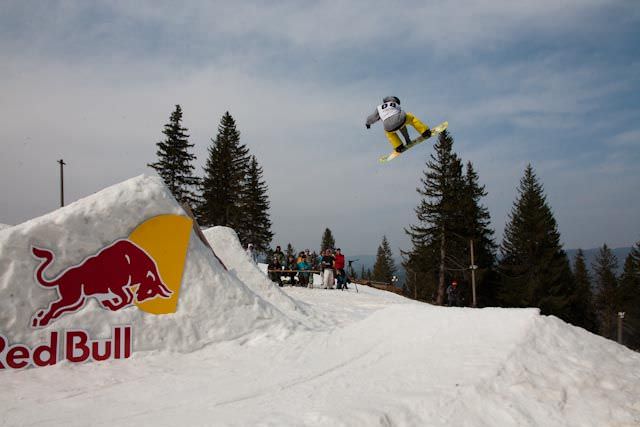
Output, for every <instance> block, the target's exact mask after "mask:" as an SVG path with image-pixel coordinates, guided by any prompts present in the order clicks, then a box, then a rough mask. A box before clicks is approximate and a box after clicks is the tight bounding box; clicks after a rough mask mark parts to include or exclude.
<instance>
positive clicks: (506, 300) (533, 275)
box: [499, 165, 575, 320]
mask: <svg viewBox="0 0 640 427" xmlns="http://www.w3.org/2000/svg"><path fill="white" fill-rule="evenodd" d="M518 193H519V197H518V199H517V200H516V202H515V203H514V206H513V209H512V210H511V214H510V215H509V223H508V224H507V226H506V228H505V232H504V238H503V241H502V246H501V251H502V260H501V262H500V270H501V273H502V289H501V292H500V295H499V297H500V299H501V300H502V303H503V304H504V305H506V306H510V307H539V308H540V309H541V311H542V313H543V314H553V315H556V316H558V317H560V318H562V319H565V320H566V319H568V318H571V317H572V313H571V305H570V301H571V298H572V295H573V293H574V291H575V287H574V284H573V277H572V274H571V270H570V267H569V260H568V258H567V255H566V253H565V252H564V250H562V247H561V245H560V233H559V232H558V229H557V224H556V220H555V218H554V217H553V213H552V212H551V208H550V207H549V205H548V204H547V201H546V197H545V195H544V192H543V189H542V185H541V184H540V183H539V182H538V179H537V177H536V175H535V173H534V171H533V168H532V167H531V165H528V166H527V168H526V169H525V173H524V176H523V177H522V179H521V180H520V187H519V188H518Z"/></svg>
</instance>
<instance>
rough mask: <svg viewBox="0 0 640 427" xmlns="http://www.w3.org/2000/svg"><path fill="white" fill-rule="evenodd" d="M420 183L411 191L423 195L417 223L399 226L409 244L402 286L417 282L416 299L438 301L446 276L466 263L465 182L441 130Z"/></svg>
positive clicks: (449, 137)
mask: <svg viewBox="0 0 640 427" xmlns="http://www.w3.org/2000/svg"><path fill="white" fill-rule="evenodd" d="M421 183H422V188H418V189H417V191H418V193H419V194H420V195H421V196H422V197H423V198H422V200H421V201H420V204H419V205H418V207H417V208H416V209H415V212H416V215H417V217H418V224H417V225H412V226H411V227H410V229H409V230H405V231H406V232H407V234H408V235H409V236H410V237H411V241H412V244H413V248H412V250H411V251H410V252H408V253H406V254H405V255H407V259H406V261H405V262H404V264H403V265H404V267H405V268H406V270H407V272H408V273H409V274H408V276H407V277H408V281H409V282H410V283H409V284H408V287H410V288H413V287H414V286H417V287H418V289H417V291H416V293H417V294H418V297H419V299H425V300H435V302H436V303H437V304H439V305H442V304H443V303H444V297H445V289H446V282H447V279H448V278H451V277H452V275H455V274H458V275H459V274H460V272H461V271H464V270H465V269H466V268H468V266H469V260H468V257H467V255H466V254H467V248H468V238H467V236H464V234H465V231H464V228H465V221H464V218H463V215H464V210H463V209H462V206H463V204H464V202H463V197H464V194H465V191H466V189H467V186H466V183H465V181H464V178H463V175H462V163H461V161H460V159H459V158H458V156H457V155H456V154H455V153H454V152H453V138H452V137H451V136H450V135H449V133H448V132H447V131H444V132H442V133H441V134H440V136H439V138H438V142H437V143H436V144H435V145H434V154H432V155H431V157H430V160H429V161H428V162H427V169H426V170H425V171H424V173H423V178H422V179H421ZM411 281H416V283H413V282H411Z"/></svg>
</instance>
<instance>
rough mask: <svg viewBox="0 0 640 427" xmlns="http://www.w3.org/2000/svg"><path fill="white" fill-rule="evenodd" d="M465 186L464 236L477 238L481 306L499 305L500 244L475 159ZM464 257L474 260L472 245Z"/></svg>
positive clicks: (475, 248)
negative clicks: (497, 292)
mask: <svg viewBox="0 0 640 427" xmlns="http://www.w3.org/2000/svg"><path fill="white" fill-rule="evenodd" d="M464 182H465V189H464V192H463V193H462V202H461V207H460V209H461V218H462V221H463V226H462V229H460V230H459V233H460V235H461V237H464V238H465V240H467V241H473V249H474V264H475V265H476V266H477V269H476V270H475V280H476V289H477V296H478V301H479V304H478V305H479V306H487V305H495V304H496V303H497V297H496V288H497V285H498V284H497V277H496V274H495V271H494V266H495V261H496V243H495V241H494V239H493V234H494V232H493V230H492V229H491V228H490V226H491V215H490V214H489V209H487V207H486V206H484V205H482V204H481V200H482V198H483V197H486V196H487V191H486V190H485V187H484V185H480V183H479V177H478V174H477V172H476V171H475V170H474V168H473V164H472V163H471V162H467V167H466V171H465V176H464ZM463 257H464V259H465V260H469V264H470V262H471V248H470V245H467V246H465V247H464V252H463ZM470 274H471V272H470V271H469V272H468V273H465V274H464V276H465V279H466V280H467V281H470V277H469V276H470Z"/></svg>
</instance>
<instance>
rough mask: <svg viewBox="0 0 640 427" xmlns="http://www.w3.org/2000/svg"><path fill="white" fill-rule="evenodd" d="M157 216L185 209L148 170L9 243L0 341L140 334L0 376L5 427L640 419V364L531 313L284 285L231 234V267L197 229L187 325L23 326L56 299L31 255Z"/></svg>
mask: <svg viewBox="0 0 640 427" xmlns="http://www.w3.org/2000/svg"><path fill="white" fill-rule="evenodd" d="M163 213H177V214H181V209H180V207H179V205H178V204H177V203H176V202H175V200H173V198H172V197H171V195H170V194H169V193H168V192H167V190H166V189H165V188H164V186H163V185H162V183H161V182H160V180H158V179H157V178H153V177H146V176H141V177H137V178H134V179H131V180H129V181H126V182H124V183H122V184H119V185H116V186H114V187H111V188H108V189H106V190H104V191H102V192H100V193H97V194H94V195H92V196H90V197H88V198H86V199H83V200H81V201H78V202H76V203H74V204H72V205H69V206H67V207H65V208H63V209H59V210H57V211H55V212H52V213H51V214H48V215H45V216H43V217H40V218H37V219H35V220H32V221H29V222H27V223H24V224H20V225H16V226H12V227H9V228H6V229H4V230H2V231H0V333H1V334H4V335H5V336H7V337H8V338H9V340H10V341H11V343H14V342H19V343H25V344H30V345H33V344H36V343H39V342H42V336H43V335H42V334H43V333H47V332H48V331H50V330H54V329H55V330H62V329H66V328H72V327H76V328H77V327H82V328H83V329H85V330H87V331H88V332H90V333H91V335H92V336H109V334H110V327H111V326H112V325H119V324H132V325H133V334H134V351H135V352H134V355H133V358H132V359H128V360H115V361H113V360H112V361H106V362H102V363H86V364H83V365H72V364H69V363H61V364H58V365H56V366H52V367H46V368H38V369H27V370H22V371H4V372H2V371H0V385H1V387H0V425H20V426H23V425H60V426H62V425H64V426H86V425H92V426H101V425H109V426H113V425H118V426H121V425H131V426H138V425H167V426H176V425H271V426H285V425H287V426H289V425H291V426H299V425H322V426H342V425H344V426H351V425H356V426H376V425H382V426H389V425H402V426H404V425H409V426H411V425H415V426H512V425H524V426H563V425H570V426H620V425H628V426H632V425H640V355H638V354H637V353H634V352H632V351H630V350H628V349H626V348H625V347H623V346H620V345H618V344H616V343H614V342H611V341H609V340H605V339H603V338H601V337H598V336H596V335H593V334H591V333H589V332H586V331H585V330H583V329H580V328H576V327H573V326H571V325H568V324H566V323H564V322H562V321H561V320H559V319H557V318H555V317H547V316H541V315H539V313H538V312H537V310H535V309H494V308H485V309H470V308H445V307H436V306H432V305H429V304H424V303H417V302H414V301H411V300H408V299H406V298H403V297H400V296H398V295H395V294H392V293H387V292H384V291H378V290H376V289H372V288H368V287H365V286H359V287H358V291H359V292H356V291H355V289H354V288H353V287H352V288H351V289H349V290H348V291H340V290H323V289H306V288H279V287H277V286H276V285H274V284H273V283H271V282H270V281H269V280H268V279H267V277H266V276H265V275H264V273H262V272H261V271H260V270H259V268H258V267H257V266H255V265H254V264H252V263H251V261H250V260H249V258H248V257H247V256H246V254H245V253H244V251H243V250H242V247H241V246H240V243H239V242H238V239H237V236H236V235H235V232H234V231H233V230H231V229H228V228H224V227H214V228H212V229H209V230H205V235H206V238H207V240H208V241H209V243H210V244H211V246H212V247H213V249H214V250H215V252H216V254H217V255H218V257H219V258H220V259H221V261H222V262H223V263H224V264H225V266H226V269H225V268H224V267H223V266H222V265H221V264H220V262H219V261H218V260H217V259H216V258H215V257H214V256H213V254H211V252H210V250H209V248H207V247H206V246H205V245H204V244H203V243H202V242H201V241H200V240H198V238H197V237H196V236H195V234H194V233H192V236H191V241H190V245H189V251H188V254H187V262H186V266H185V272H184V276H183V285H182V290H181V293H180V301H179V306H178V311H177V313H175V314H173V315H161V316H154V315H151V314H147V313H143V312H141V311H140V310H138V309H137V308H136V307H129V308H126V309H124V310H121V311H118V312H115V313H112V312H107V311H106V310H103V309H102V308H100V307H99V306H98V304H97V303H95V301H91V302H90V303H89V304H87V305H86V306H85V307H84V308H83V309H82V310H81V311H79V312H77V313H73V314H69V315H67V316H63V317H62V318H60V319H59V320H58V321H56V322H54V323H53V324H52V325H50V326H49V327H47V328H45V329H44V330H37V331H34V330H31V329H30V328H29V324H28V321H29V318H30V316H31V315H33V313H34V312H35V310H37V309H38V308H39V307H42V306H43V304H46V303H47V302H49V301H51V299H52V296H51V295H52V294H47V293H46V292H47V291H43V289H41V288H38V287H37V286H36V285H35V284H34V283H33V271H34V268H35V265H36V264H37V262H36V261H35V260H34V259H33V257H31V256H30V255H29V253H28V251H29V248H30V245H32V244H36V243H37V244H38V245H43V246H46V247H49V248H60V250H58V252H56V254H57V256H58V257H57V258H56V260H55V263H54V265H52V267H51V270H52V271H51V274H54V273H56V272H57V271H60V270H62V269H63V268H64V267H65V266H69V265H72V264H74V263H77V262H79V261H80V260H82V259H83V258H84V257H86V256H87V255H89V254H92V253H95V251H96V250H98V249H99V248H101V247H104V246H105V245H107V244H109V243H111V242H113V241H115V240H117V239H119V238H122V237H126V236H127V235H128V233H129V232H130V231H131V230H132V229H134V228H135V227H136V226H137V225H138V224H140V223H142V222H143V221H144V220H146V219H148V218H150V217H152V216H154V215H158V214H163ZM62 248H65V249H64V250H63V249H62ZM56 269H57V270H56ZM50 292H52V291H50Z"/></svg>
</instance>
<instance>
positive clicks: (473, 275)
mask: <svg viewBox="0 0 640 427" xmlns="http://www.w3.org/2000/svg"><path fill="white" fill-rule="evenodd" d="M469 244H470V245H471V267H470V268H471V290H472V292H473V307H477V302H476V268H478V266H477V265H476V263H475V259H474V256H473V239H472V240H469Z"/></svg>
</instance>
